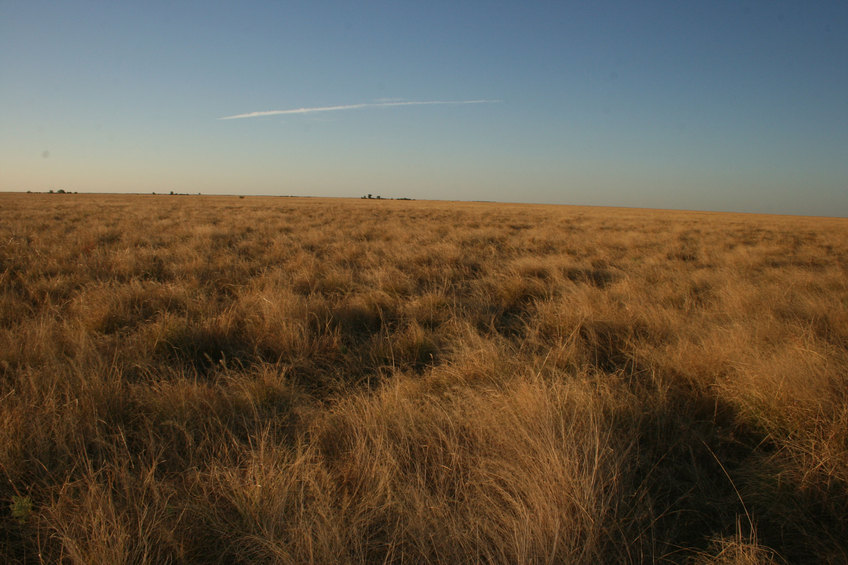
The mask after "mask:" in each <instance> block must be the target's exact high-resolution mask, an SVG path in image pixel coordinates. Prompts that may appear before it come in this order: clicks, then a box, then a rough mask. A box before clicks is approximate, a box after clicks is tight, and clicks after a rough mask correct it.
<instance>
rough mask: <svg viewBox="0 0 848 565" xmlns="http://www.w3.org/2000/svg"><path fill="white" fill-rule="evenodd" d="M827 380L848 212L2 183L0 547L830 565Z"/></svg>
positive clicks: (846, 353) (842, 415) (22, 554)
mask: <svg viewBox="0 0 848 565" xmlns="http://www.w3.org/2000/svg"><path fill="white" fill-rule="evenodd" d="M846 379H848V220H842V219H813V218H794V217H775V216H754V215H733V214H710V213H694V212H668V211H650V210H624V209H601V208H578V207H544V206H519V205H497V204H460V203H429V202H407V201H404V202H399V201H369V200H352V201H346V200H321V199H290V198H244V199H238V198H235V197H200V196H192V197H188V196H185V197H179V196H172V197H164V196H159V197H155V196H87V195H49V196H48V195H11V194H5V195H0V438H2V441H0V473H2V477H0V479H2V480H0V500H2V501H3V508H4V509H7V510H4V511H3V515H2V517H0V554H2V555H3V556H4V557H5V559H6V560H7V561H9V562H39V561H44V562H57V561H66V562H69V563H122V562H127V563H141V562H151V563H166V562H173V563H183V562H221V563H232V562H244V563H257V562H268V563H272V562H273V563H276V562H281V563H289V562H290V563H302V562H314V563H329V562H342V563H371V562H381V563H386V562H398V563H401V562H403V563H420V562H432V563H467V562H474V563H480V562H482V563H598V562H608V563H610V562H617V563H643V562H679V563H688V562H691V563H783V562H816V563H845V562H848V386H847V385H848V380H846ZM27 502H29V503H31V507H28V506H27Z"/></svg>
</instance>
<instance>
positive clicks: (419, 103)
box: [218, 100, 501, 120]
mask: <svg viewBox="0 0 848 565" xmlns="http://www.w3.org/2000/svg"><path fill="white" fill-rule="evenodd" d="M497 102H501V101H500V100H418V101H412V100H410V101H406V102H370V103H362V104H345V105H343V106H316V107H313V108H292V109H290V110H265V111H264V112H248V113H247V114H236V115H235V116H224V117H223V118H218V119H219V120H240V119H242V118H261V117H263V116H280V115H283V114H312V113H314V112H338V111H339V110H358V109H360V108H385V107H387V106H435V105H445V104H495V103H497Z"/></svg>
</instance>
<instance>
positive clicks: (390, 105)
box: [0, 0, 848, 216]
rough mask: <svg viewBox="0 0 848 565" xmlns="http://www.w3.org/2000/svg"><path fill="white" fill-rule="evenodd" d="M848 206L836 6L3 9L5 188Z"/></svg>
mask: <svg viewBox="0 0 848 565" xmlns="http://www.w3.org/2000/svg"><path fill="white" fill-rule="evenodd" d="M51 188H52V189H59V188H63V189H65V190H71V191H79V192H142V193H145V192H146V193H149V192H168V191H171V190H173V191H175V192H191V193H197V192H203V193H206V194H216V193H221V194H271V195H277V194H278V195H304V196H306V195H309V196H351V197H358V196H361V195H363V194H366V193H372V194H375V195H377V194H380V195H382V196H384V197H409V198H417V199H449V200H454V199H455V200H495V201H508V202H535V203H553V204H586V205H608V206H635V207H650V208H677V209H700V210H727V211H742V212H766V213H785V214H811V215H826V216H848V3H846V2H844V1H841V2H780V1H776V2H775V1H762V2H745V1H738V2H731V1H715V2H712V1H711V2H635V1H634V2H624V1H618V2H591V3H577V2H530V3H519V2H464V1H459V0H454V1H451V2H436V1H433V2H361V3H358V2H316V1H313V2H239V3H235V2H233V3H223V2H159V1H146V2H134V3H130V2H81V1H68V2H41V1H37V0H32V1H21V2H17V1H8V0H0V190H2V191H25V190H33V191H46V190H48V189H51Z"/></svg>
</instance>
